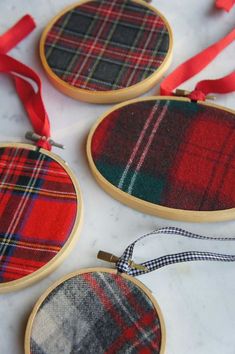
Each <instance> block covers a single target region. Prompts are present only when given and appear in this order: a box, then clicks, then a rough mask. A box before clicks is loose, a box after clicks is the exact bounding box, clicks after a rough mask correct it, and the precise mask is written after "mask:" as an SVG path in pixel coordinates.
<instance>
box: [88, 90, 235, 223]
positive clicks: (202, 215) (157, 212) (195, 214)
mask: <svg viewBox="0 0 235 354" xmlns="http://www.w3.org/2000/svg"><path fill="white" fill-rule="evenodd" d="M157 100H160V101H167V100H173V101H181V102H191V101H190V99H189V98H183V97H172V96H150V97H145V98H138V99H135V100H131V101H128V102H124V103H121V104H118V105H115V106H114V107H112V108H111V109H110V110H109V111H107V112H106V113H105V114H104V115H102V116H101V117H100V118H99V119H98V121H97V122H96V123H95V124H94V125H93V126H92V128H91V130H90V132H89V135H88V139H87V158H88V163H89V166H90V169H91V172H92V174H93V176H94V177H95V179H96V181H97V182H98V184H99V185H100V186H101V187H102V189H104V191H105V192H107V193H108V194H110V195H111V196H112V197H113V198H114V199H117V200H118V201H120V202H121V203H123V204H126V205H128V206H129V207H131V208H134V209H137V210H138V211H140V212H143V213H147V214H151V215H154V216H158V217H161V218H165V219H172V220H176V221H187V222H216V221H227V220H232V219H234V217H235V207H234V208H232V209H225V210H218V211H192V210H184V209H174V208H170V207H165V206H161V205H159V204H154V203H151V202H148V201H145V200H142V199H140V198H137V197H135V196H133V195H130V194H128V193H126V192H124V191H122V190H121V189H119V188H118V187H116V186H114V185H113V184H112V183H111V182H109V181H108V180H107V179H106V178H105V177H104V176H103V175H102V174H101V173H100V171H99V170H98V168H97V167H96V165H95V162H94V159H93V157H92V149H91V145H92V139H93V135H94V134H95V132H96V129H97V127H98V126H99V125H100V123H101V122H103V121H104V120H105V119H106V117H108V116H109V115H110V114H111V113H112V112H114V111H116V110H117V109H119V108H121V107H125V106H129V105H131V104H133V103H136V102H146V101H157ZM197 103H198V104H200V105H203V106H207V107H214V108H216V109H220V110H222V111H226V112H229V113H232V114H234V115H235V111H233V110H232V109H228V108H224V107H221V106H218V105H215V104H212V103H208V102H203V101H198V102H197Z"/></svg>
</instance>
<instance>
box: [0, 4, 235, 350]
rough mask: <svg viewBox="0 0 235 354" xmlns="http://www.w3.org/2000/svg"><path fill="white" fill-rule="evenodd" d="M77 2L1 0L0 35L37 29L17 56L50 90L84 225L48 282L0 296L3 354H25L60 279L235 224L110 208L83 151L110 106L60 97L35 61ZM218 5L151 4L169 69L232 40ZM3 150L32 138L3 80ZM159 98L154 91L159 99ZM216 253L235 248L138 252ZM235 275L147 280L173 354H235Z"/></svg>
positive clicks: (222, 66) (166, 274)
mask: <svg viewBox="0 0 235 354" xmlns="http://www.w3.org/2000/svg"><path fill="white" fill-rule="evenodd" d="M71 3H72V1H70V0H57V1H53V0H41V1H36V0H31V1H28V0H8V1H7V0H1V2H0V18H1V20H0V33H2V32H4V31H5V30H6V29H7V28H8V27H9V26H10V25H12V24H13V23H14V22H15V21H16V20H17V19H19V18H20V17H21V16H22V15H24V14H25V13H30V14H31V15H32V16H33V17H34V18H35V20H36V22H37V29H36V30H35V31H34V32H33V33H32V34H31V35H30V36H29V37H28V38H27V39H26V40H25V41H24V42H22V43H21V44H20V45H19V46H18V47H17V48H15V49H14V50H12V52H11V55H12V56H14V57H16V58H19V59H20V60H22V61H23V62H25V63H27V64H29V65H30V66H32V67H33V68H34V69H35V70H37V72H38V73H39V74H40V76H41V78H42V81H43V86H44V89H43V96H44V100H45V104H46V107H47V110H48V113H49V116H50V119H51V125H52V136H53V138H54V139H55V140H56V141H59V142H62V143H64V144H65V145H66V150H65V151H60V150H56V149H55V150H54V151H55V152H56V153H58V154H60V155H61V156H62V157H63V158H64V159H65V160H67V161H68V163H69V164H70V166H71V167H72V168H73V170H74V171H75V173H76V175H77V177H78V179H79V181H80V185H81V189H82V193H83V199H84V206H85V218H84V225H83V229H82V233H81V237H80V239H79V241H78V242H77V245H76V247H75V249H74V250H73V251H72V253H71V254H70V256H69V257H68V258H67V260H66V261H65V262H64V263H63V264H62V265H61V266H60V267H59V268H58V269H57V270H56V271H55V272H54V273H53V274H51V275H50V276H49V277H47V278H46V279H44V280H42V281H41V282H39V283H38V284H35V285H34V286H31V287H29V288H27V289H24V290H21V291H19V292H17V293H11V294H4V295H1V296H0V354H23V352H24V350H23V341H24V331H25V326H26V322H27V318H28V316H29V314H30V312H31V309H32V306H33V304H34V303H35V301H36V300H37V299H38V297H39V295H40V294H41V293H42V292H44V291H45V290H46V289H47V288H48V286H49V285H51V284H52V283H53V282H54V281H55V280H57V279H59V278H60V277H61V276H63V275H65V274H67V273H69V272H71V271H74V270H76V269H79V268H82V267H91V266H108V265H107V264H105V263H103V262H101V261H98V260H97V259H96V254H97V252H98V250H100V249H104V250H107V251H110V252H113V253H116V254H117V255H121V253H122V251H123V250H124V248H125V246H127V244H129V243H130V242H131V241H133V240H134V239H135V238H136V237H137V236H139V235H141V234H142V233H145V232H148V231H150V230H153V229H155V228H157V227H160V226H165V225H177V226H181V227H184V228H186V229H188V230H191V231H194V232H198V233H201V234H206V235H214V236H218V235H223V236H226V235H228V236H233V235H234V236H235V221H234V222H233V221H232V222H226V223H217V224H216V223H215V224H190V223H188V224H187V223H177V222H171V221H167V220H163V219H160V218H156V217H152V216H148V215H144V214H142V213H139V212H137V211H135V210H132V209H130V208H128V207H126V206H124V205H122V204H120V203H119V202H117V201H116V200H114V199H112V198H111V197H110V196H109V195H107V194H106V193H105V192H103V190H102V189H101V188H100V187H99V186H98V185H97V183H96V182H95V180H94V178H93V177H92V175H91V173H90V170H89V168H88V165H87V160H86V156H85V142H86V137H87V134H88V132H89V129H90V127H91V125H92V124H93V123H94V122H95V121H96V119H97V118H98V117H99V116H100V115H101V114H102V113H103V112H105V111H106V110H107V108H108V106H106V105H92V104H86V103H83V102H78V101H75V100H73V99H70V98H68V97H66V96H63V95H62V94H60V93H59V92H57V91H56V90H55V89H54V88H53V87H52V86H51V84H50V83H49V82H48V80H47V78H46V76H45V74H44V72H43V70H42V67H41V65H40V62H39V58H38V40H39V37H40V34H41V31H42V29H43V27H44V26H45V25H46V24H47V22H48V21H49V20H50V19H51V17H53V16H54V15H55V14H57V12H58V11H60V10H62V9H63V8H64V7H65V6H66V5H69V4H71ZM213 3H214V1H213V0H194V1H193V0H190V1H189V0H171V1H170V0H168V1H167V0H165V1H163V0H153V4H154V5H155V6H156V7H157V8H159V9H160V10H161V11H162V12H163V13H164V14H165V16H166V17H167V18H168V19H169V21H170V23H171V25H172V27H173V31H174V39H175V43H174V59H173V63H172V65H171V69H173V68H174V67H176V66H177V65H178V64H179V63H181V62H182V61H183V60H185V59H186V58H188V57H190V56H192V55H193V54H196V53H197V52H198V51H199V50H201V49H202V48H204V47H205V46H207V45H209V44H211V43H213V42H214V41H215V40H218V39H219V38H220V37H222V36H223V35H225V34H226V33H227V32H228V31H229V30H231V29H232V27H233V26H234V24H235V8H234V9H233V11H231V12H230V13H229V14H227V13H224V12H219V11H216V10H215V9H214V7H213ZM234 58H235V43H234V44H232V45H230V47H229V48H227V49H226V50H225V51H224V52H223V54H221V55H220V57H219V58H218V59H216V60H215V61H214V63H213V64H211V65H210V67H209V68H208V69H206V70H204V72H203V73H201V74H200V75H199V76H198V77H197V79H193V80H191V82H189V83H187V85H185V86H184V87H185V88H189V89H192V88H193V84H194V83H195V82H196V81H198V80H199V79H201V78H215V77H219V76H222V75H225V74H227V73H229V72H230V71H232V70H234ZM0 88H1V95H0V127H1V128H0V141H24V138H23V137H24V134H25V132H26V131H27V130H28V129H29V128H30V124H29V122H28V121H27V118H26V114H25V112H24V111H23V109H22V107H21V104H20V103H19V101H18V98H17V97H16V94H15V91H14V88H13V86H12V84H11V83H10V80H8V78H5V77H3V76H2V77H1V78H0ZM156 89H157V88H155V89H154V90H152V93H154V92H155V91H156ZM217 103H219V104H222V105H225V106H226V107H230V108H234V109H235V93H231V94H228V95H227V96H225V95H224V96H220V97H218V99H217ZM191 249H196V250H202V249H203V250H215V251H221V252H222V251H224V252H233V253H235V244H234V245H233V244H232V243H228V244H225V245H222V244H221V243H220V244H218V243H215V244H212V243H210V242H206V243H205V242H204V243H200V242H197V241H190V240H179V239H178V240H173V239H168V240H167V239H163V238H162V239H158V240H157V239H156V240H155V241H154V245H153V243H151V242H149V243H146V244H145V246H144V247H142V249H141V247H140V248H139V249H138V252H137V253H138V256H139V257H138V260H144V259H145V256H147V258H149V257H156V256H160V255H164V254H166V253H171V252H177V251H182V250H191ZM234 277H235V265H234V264H232V263H231V264H221V263H218V264H216V263H209V262H208V263H192V264H183V265H173V266H169V267H167V268H164V269H161V270H159V271H156V272H154V273H151V274H148V275H145V276H142V277H140V280H141V281H143V283H144V284H145V285H146V286H148V287H149V288H150V289H151V290H152V292H153V294H154V295H155V297H156V299H157V301H158V303H159V305H160V306H161V309H162V312H163V314H164V318H165V322H166V330H167V344H166V354H188V353H190V354H208V353H213V354H221V353H223V354H234V353H235V337H234V328H235V283H234Z"/></svg>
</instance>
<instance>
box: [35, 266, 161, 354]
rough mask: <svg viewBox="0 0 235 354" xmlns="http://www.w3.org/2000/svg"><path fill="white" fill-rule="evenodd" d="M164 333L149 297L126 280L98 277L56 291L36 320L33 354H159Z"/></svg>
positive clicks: (99, 274) (95, 274)
mask: <svg viewBox="0 0 235 354" xmlns="http://www.w3.org/2000/svg"><path fill="white" fill-rule="evenodd" d="M160 347H161V327H160V321H159V317H158V314H157V312H156V310H155V308H154V305H153V303H152V302H151V301H150V299H149V298H148V297H147V295H146V294H145V293H144V292H143V291H142V290H141V289H140V288H139V287H138V286H137V285H135V284H134V283H133V282H131V281H130V280H127V279H125V278H123V277H122V276H120V275H114V274H109V273H104V272H92V273H85V274H82V275H77V276H74V277H72V278H70V279H68V280H66V281H65V282H63V283H62V284H60V285H59V286H58V287H57V288H55V289H54V290H53V291H52V292H51V293H50V294H49V295H48V297H47V298H46V299H45V300H44V301H43V303H42V304H41V305H40V307H39V310H38V312H37V314H36V317H35V318H34V322H33V327H32V332H31V341H30V349H31V351H30V352H31V354H58V353H74V354H75V353H76V354H79V353H81V354H124V353H130V354H152V353H155V354H158V353H159V352H160Z"/></svg>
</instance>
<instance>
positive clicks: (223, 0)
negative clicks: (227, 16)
mask: <svg viewBox="0 0 235 354" xmlns="http://www.w3.org/2000/svg"><path fill="white" fill-rule="evenodd" d="M234 5H235V0H216V2H215V6H216V7H217V8H218V9H222V10H225V11H227V12H229V11H230V10H231V8H232V7H233V6H234Z"/></svg>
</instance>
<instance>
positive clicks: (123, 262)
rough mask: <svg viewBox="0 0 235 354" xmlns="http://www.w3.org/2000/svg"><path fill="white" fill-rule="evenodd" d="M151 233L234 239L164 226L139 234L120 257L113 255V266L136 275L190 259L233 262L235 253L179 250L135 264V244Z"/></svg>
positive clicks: (202, 238)
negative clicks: (179, 251)
mask: <svg viewBox="0 0 235 354" xmlns="http://www.w3.org/2000/svg"><path fill="white" fill-rule="evenodd" d="M153 235H167V236H169V235H172V236H182V237H187V238H193V239H197V240H213V241H235V238H232V237H217V238H216V237H208V236H201V235H197V234H194V233H192V232H189V231H186V230H183V229H180V228H177V227H164V228H161V229H158V230H155V231H153V232H150V233H148V234H146V235H143V236H141V237H140V238H138V239H137V240H136V241H134V242H133V243H131V244H130V245H129V246H128V247H127V248H126V249H125V251H124V253H123V255H122V256H121V257H120V258H117V257H115V266H116V268H117V270H118V272H120V273H126V274H129V275H131V276H138V275H141V274H145V273H149V272H152V271H154V270H156V269H159V268H162V267H164V266H167V265H170V264H175V263H182V262H192V261H220V262H235V255H227V254H220V253H213V252H198V251H189V252H181V253H176V254H170V255H165V256H162V257H159V258H156V259H152V260H150V261H146V262H143V263H141V264H136V263H135V262H134V261H133V252H134V247H135V245H136V244H137V243H138V242H140V241H141V240H143V239H144V238H147V237H149V236H153ZM102 253H104V252H100V253H99V254H100V255H101V254H102ZM113 257H114V256H113ZM98 258H101V259H104V258H103V257H102V256H101V257H99V256H98ZM105 260H107V259H105Z"/></svg>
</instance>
